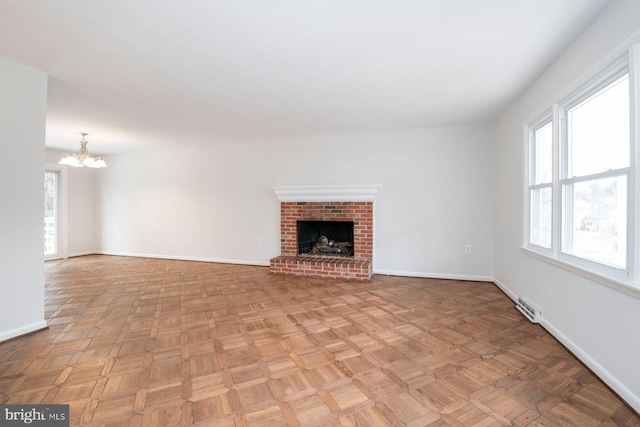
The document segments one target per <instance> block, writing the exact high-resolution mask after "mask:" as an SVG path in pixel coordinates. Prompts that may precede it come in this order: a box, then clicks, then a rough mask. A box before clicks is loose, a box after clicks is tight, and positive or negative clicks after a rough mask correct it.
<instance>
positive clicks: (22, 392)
mask: <svg viewBox="0 0 640 427" xmlns="http://www.w3.org/2000/svg"><path fill="white" fill-rule="evenodd" d="M45 270H46V317H47V319H48V321H49V325H50V327H49V329H47V330H43V331H40V332H37V333H34V334H32V335H29V336H25V337H21V338H18V339H15V340H12V341H8V342H5V343H2V344H0V403H31V404H38V403H68V404H70V412H71V425H78V426H187V425H197V426H263V425H264V426H271V427H275V426H281V425H282V426H284V425H292V426H320V425H336V426H387V425H389V426H402V425H407V426H494V425H495V426H503V425H504V426H509V425H513V426H529V427H539V426H614V425H622V426H640V419H639V418H638V417H637V416H636V415H635V414H634V413H633V412H632V411H631V410H630V409H629V408H628V407H627V406H625V404H623V403H622V402H621V401H620V400H619V399H618V398H617V397H616V396H615V395H614V394H612V393H611V392H610V391H609V390H608V389H607V388H606V387H605V386H604V385H603V384H602V383H601V382H600V381H599V380H598V379H597V378H596V377H594V376H593V375H592V374H591V373H590V372H589V371H588V370H587V369H585V368H584V367H583V366H582V365H581V364H580V363H579V362H578V361H577V360H576V359H575V358H574V357H573V356H572V355H571V354H569V353H568V352H567V350H565V349H564V348H563V347H562V346H561V345H560V344H559V343H558V342H556V340H555V339H554V338H552V337H551V336H550V335H549V334H548V333H547V332H546V331H544V330H543V329H542V328H541V327H540V326H537V325H533V324H531V323H529V322H528V321H526V320H525V319H524V318H523V317H522V316H521V315H520V314H519V313H518V312H517V311H516V310H515V309H514V307H513V306H514V304H513V303H512V301H511V300H509V299H508V298H507V297H506V296H505V295H504V294H502V293H501V292H500V290H499V289H498V288H496V287H495V285H493V284H491V283H478V282H462V281H451V280H449V281H447V280H434V279H416V278H400V277H379V276H378V277H375V278H374V279H373V281H372V282H371V283H352V282H346V281H340V280H333V279H330V280H322V279H314V278H307V277H292V276H276V275H271V274H269V269H268V268H263V267H251V266H237V265H223V264H211V263H199V262H184V261H169V260H156V259H140V258H124V257H113V256H85V257H80V258H72V259H68V260H59V261H52V262H47V263H46V266H45Z"/></svg>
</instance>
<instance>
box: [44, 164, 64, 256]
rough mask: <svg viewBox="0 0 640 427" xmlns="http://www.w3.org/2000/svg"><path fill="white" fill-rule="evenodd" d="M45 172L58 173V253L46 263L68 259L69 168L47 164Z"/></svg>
mask: <svg viewBox="0 0 640 427" xmlns="http://www.w3.org/2000/svg"><path fill="white" fill-rule="evenodd" d="M44 170H45V172H47V171H51V172H57V173H58V206H57V208H58V221H57V222H58V223H57V228H58V229H57V232H58V251H57V252H58V253H57V254H55V255H46V256H45V258H44V259H45V261H49V260H54V259H61V258H67V256H68V249H67V240H68V239H67V183H68V171H67V168H66V167H64V166H61V165H59V164H54V163H47V164H46V165H45V168H44Z"/></svg>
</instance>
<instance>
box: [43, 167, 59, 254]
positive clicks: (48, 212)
mask: <svg viewBox="0 0 640 427" xmlns="http://www.w3.org/2000/svg"><path fill="white" fill-rule="evenodd" d="M57 198H58V174H57V173H55V172H45V174H44V254H45V255H57V253H58V242H57V230H56V224H57V215H58V205H57Z"/></svg>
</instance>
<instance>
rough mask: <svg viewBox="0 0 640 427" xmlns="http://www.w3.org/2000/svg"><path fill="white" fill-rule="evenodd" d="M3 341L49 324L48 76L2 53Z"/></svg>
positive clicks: (0, 238) (0, 292) (0, 282)
mask: <svg viewBox="0 0 640 427" xmlns="http://www.w3.org/2000/svg"><path fill="white" fill-rule="evenodd" d="M0 94H2V95H1V96H0V117H1V118H2V119H0V144H2V154H3V159H4V162H3V167H2V168H0V200H2V201H3V202H2V209H0V218H2V221H0V341H2V340H6V339H9V338H13V337H15V336H17V335H20V334H24V333H27V332H31V331H34V330H36V329H40V328H43V327H46V325H47V323H46V321H45V320H44V267H43V244H44V240H43V236H44V230H43V217H44V197H43V179H44V175H43V170H42V165H43V163H44V131H45V114H46V105H47V75H46V74H45V73H43V72H40V71H36V70H34V69H32V68H29V67H26V66H24V65H20V64H17V63H15V62H12V61H9V60H6V59H4V58H0Z"/></svg>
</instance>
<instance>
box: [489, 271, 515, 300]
mask: <svg viewBox="0 0 640 427" xmlns="http://www.w3.org/2000/svg"><path fill="white" fill-rule="evenodd" d="M493 283H495V285H496V286H497V287H498V288H500V290H501V291H502V292H504V293H505V294H507V296H508V297H509V298H511V299H512V300H513V302H518V296H517V295H516V294H514V293H513V292H512V291H511V289H509V288H507V287H506V286H505V285H504V283H502V282H501V281H500V280H498V279H497V278H495V277H494V278H493Z"/></svg>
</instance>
